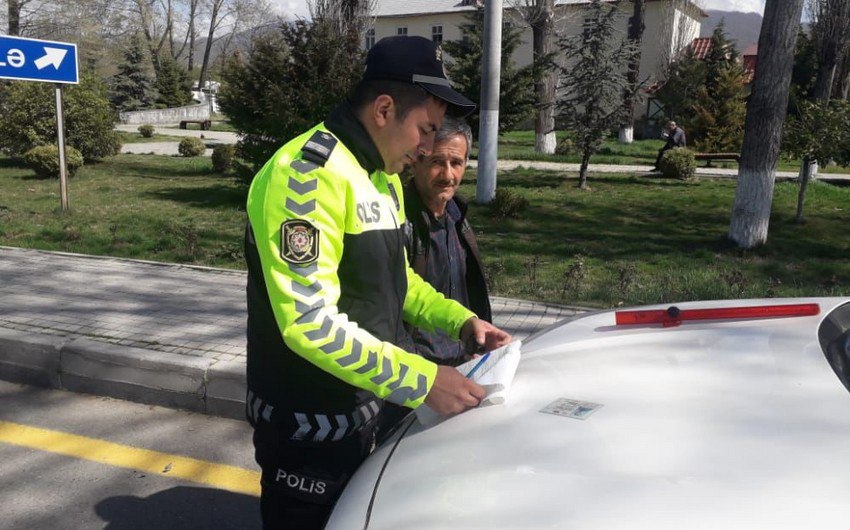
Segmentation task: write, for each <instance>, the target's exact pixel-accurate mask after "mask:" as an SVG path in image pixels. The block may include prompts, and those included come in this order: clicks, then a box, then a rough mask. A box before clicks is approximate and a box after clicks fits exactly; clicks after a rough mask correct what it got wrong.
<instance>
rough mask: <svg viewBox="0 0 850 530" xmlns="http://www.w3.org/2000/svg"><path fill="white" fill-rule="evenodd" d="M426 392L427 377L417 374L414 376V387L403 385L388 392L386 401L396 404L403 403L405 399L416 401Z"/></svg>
mask: <svg viewBox="0 0 850 530" xmlns="http://www.w3.org/2000/svg"><path fill="white" fill-rule="evenodd" d="M427 393H428V379H427V378H426V377H425V376H424V375H422V374H419V375H418V376H417V377H416V388H412V387H409V386H403V387H401V388H398V389H396V390H394V391H393V392H391V393H390V395H389V396H387V398H386V399H387V401H389V402H390V403H395V404H396V405H404V404H405V402H406V401H416V400H417V399H419V398H421V397H422V396H424V395H425V394H427Z"/></svg>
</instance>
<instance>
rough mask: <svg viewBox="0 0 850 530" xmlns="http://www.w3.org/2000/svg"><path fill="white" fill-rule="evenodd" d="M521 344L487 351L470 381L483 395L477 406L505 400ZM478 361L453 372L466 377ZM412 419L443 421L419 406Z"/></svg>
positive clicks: (514, 343)
mask: <svg viewBox="0 0 850 530" xmlns="http://www.w3.org/2000/svg"><path fill="white" fill-rule="evenodd" d="M521 348H522V341H520V340H517V341H514V342H511V343H510V344H506V345H505V346H502V347H501V348H497V349H495V350H493V351H491V352H490V355H489V356H488V357H487V359H485V360H484V362H483V364H482V365H481V366H480V367H479V368H478V369H477V370H476V371H475V373H474V374H473V376H472V380H473V381H475V382H476V383H478V384H479V385H481V386H482V387H484V390H485V392H486V394H485V395H484V399H482V400H481V403H480V404H479V405H478V406H479V407H487V406H490V405H501V404H502V403H504V402H505V401H506V400H507V399H508V394H509V392H510V389H511V383H512V382H513V380H514V374H516V369H517V367H518V366H519V359H520V353H521V352H520V349H521ZM480 361H481V359H480V358H477V359H472V360H471V361H468V362H465V363H463V364H462V365H460V366H458V367H457V370H458V371H459V372H460V373H461V374H463V375H464V376H466V375H467V374H468V373H469V372H470V371H471V370H472V368H473V367H474V366H475V365H477V364H478V363H479V362H480ZM416 418H417V419H418V420H419V423H421V424H422V425H425V426H430V425H434V424H435V423H438V422H439V421H441V420H442V419H443V417H442V416H440V415H439V414H437V413H436V412H434V411H433V410H432V409H431V408H430V407H429V406H428V405H424V404H423V405H420V406H419V408H417V409H416Z"/></svg>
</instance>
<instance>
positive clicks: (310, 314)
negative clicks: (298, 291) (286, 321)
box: [295, 298, 325, 324]
mask: <svg viewBox="0 0 850 530" xmlns="http://www.w3.org/2000/svg"><path fill="white" fill-rule="evenodd" d="M323 307H325V300H324V299H323V298H320V299H319V301H318V302H316V303H315V304H313V305H308V304H305V303H303V302H301V301H299V300H297V299H296V300H295V311H297V312H298V313H301V316H299V317H298V318H296V319H295V323H296V324H309V323H310V322H315V321H316V317H317V316H319V312H320V311H321V310H322V308H323Z"/></svg>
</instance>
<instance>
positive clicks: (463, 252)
mask: <svg viewBox="0 0 850 530" xmlns="http://www.w3.org/2000/svg"><path fill="white" fill-rule="evenodd" d="M471 147H472V131H471V130H470V128H469V125H467V124H466V123H464V122H463V121H462V120H460V119H454V118H451V117H446V118H445V119H444V120H443V123H442V125H441V127H440V129H439V130H438V131H437V135H436V137H435V139H434V148H433V151H432V152H431V154H430V155H420V156H419V157H418V158H417V160H416V161H414V163H413V164H412V166H411V169H412V171H413V178H412V179H411V180H410V181H409V182H408V183H407V185H406V186H405V189H404V204H405V214H406V217H407V220H408V224H407V229H406V230H405V238H406V245H405V246H406V248H407V256H408V260H409V261H410V266H411V267H412V268H413V270H414V271H415V272H416V273H417V274H419V275H420V276H422V278H424V279H425V281H426V282H428V283H430V284H431V285H432V286H434V288H435V289H436V290H437V291H438V292H440V293H443V295H445V296H446V298H451V299H452V300H456V301H457V302H460V303H461V304H462V305H463V306H465V307H466V308H468V309H470V310H471V311H472V312H474V313H475V314H476V315H478V317H479V318H481V319H483V320H486V321H487V322H491V321H492V315H491V311H490V298H489V296H488V293H487V284H486V282H485V280H484V268H483V265H482V262H481V257H480V255H479V252H478V244H477V243H476V240H475V234H474V233H473V231H472V228H471V227H470V226H469V222H468V221H467V219H466V212H467V205H466V203H465V202H464V201H463V200H461V199H460V198H459V197H457V196H456V192H457V189H458V186H460V183H461V181H462V180H463V174H464V172H465V171H466V165H467V162H468V161H469V151H470V148H471ZM408 329H409V331H410V333H411V337H412V339H413V341H414V343H415V347H416V352H417V353H419V354H420V355H422V356H423V357H425V358H427V359H430V360H432V361H434V362H436V363H440V364H451V365H456V364H460V362H461V361H463V360H464V356H465V354H467V353H470V352H467V351H466V350H465V347H464V345H463V344H462V343H461V342H459V341H457V340H454V339H452V338H451V337H449V336H448V335H447V334H446V333H444V332H442V331H434V332H428V331H424V330H422V329H418V328H413V327H409V328H408Z"/></svg>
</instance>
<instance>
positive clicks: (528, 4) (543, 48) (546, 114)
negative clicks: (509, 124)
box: [513, 0, 558, 155]
mask: <svg viewBox="0 0 850 530" xmlns="http://www.w3.org/2000/svg"><path fill="white" fill-rule="evenodd" d="M513 5H514V7H515V8H516V9H517V10H518V12H519V13H520V17H521V18H522V19H523V20H524V21H525V23H526V24H528V25H529V27H531V43H532V65H533V67H534V75H535V82H534V94H535V103H534V105H535V108H536V114H535V118H534V152H535V153H545V154H550V155H551V154H554V153H555V144H556V139H555V89H556V87H557V82H558V72H557V67H556V66H555V64H554V62H553V56H554V51H555V37H556V31H555V0H521V1H516V0H515V1H514V2H513Z"/></svg>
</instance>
